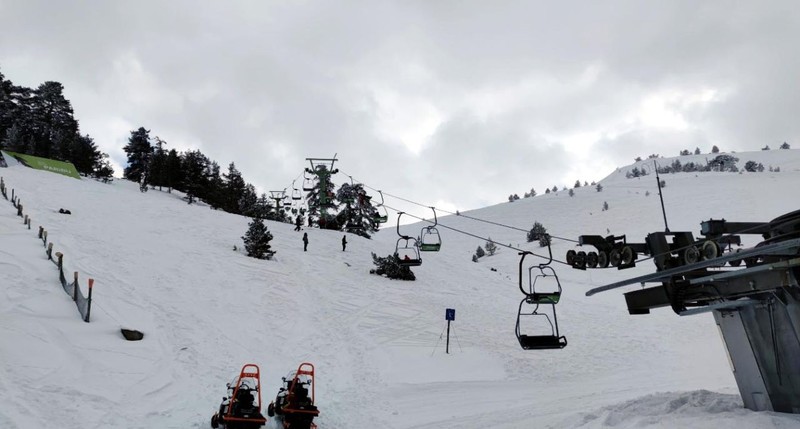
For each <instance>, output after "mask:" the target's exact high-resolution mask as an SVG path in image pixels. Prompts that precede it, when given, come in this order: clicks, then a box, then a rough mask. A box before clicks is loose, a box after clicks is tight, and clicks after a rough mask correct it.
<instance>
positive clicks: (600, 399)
mask: <svg viewBox="0 0 800 429" xmlns="http://www.w3.org/2000/svg"><path fill="white" fill-rule="evenodd" d="M708 156H709V155H700V156H697V157H699V158H700V159H703V160H704V159H705V157H708ZM736 156H738V157H739V158H740V162H739V165H740V167H741V166H743V165H744V162H746V161H747V160H755V161H757V162H762V163H763V164H764V165H765V166H770V165H771V166H779V167H780V169H781V172H779V173H770V172H763V173H742V174H737V173H681V174H672V175H666V176H664V177H663V178H664V179H665V180H666V188H665V189H664V192H665V194H664V200H665V202H666V204H667V215H668V217H669V226H670V229H671V230H673V231H677V230H690V231H694V232H695V233H696V234H698V233H699V222H700V221H701V220H706V219H709V218H723V217H724V218H726V219H728V220H735V221H764V220H770V219H772V218H774V217H777V216H779V215H781V214H784V213H786V212H789V211H792V210H796V209H798V208H799V207H798V206H797V203H796V198H786V196H787V195H791V196H794V197H796V196H797V188H798V186H800V151H798V150H772V151H763V152H762V151H759V152H751V153H739V154H736ZM693 157H694V156H689V157H681V158H680V159H681V161H682V162H684V161H685V160H691V158H693ZM661 162H664V161H661ZM9 164H10V165H9V167H8V168H0V176H2V177H3V178H4V180H5V182H6V185H7V186H8V187H9V189H11V188H13V189H14V191H15V194H16V195H18V196H19V197H20V198H21V201H22V203H23V204H24V207H25V212H26V213H27V214H29V215H30V216H31V217H32V219H33V228H32V229H31V230H27V229H25V228H24V227H23V225H22V220H21V219H20V218H19V217H17V216H16V211H15V209H14V208H13V207H12V206H11V204H10V203H9V202H6V201H4V200H0V294H2V296H1V298H2V299H0V371H2V373H1V375H0V403H2V404H3V405H2V406H0V426H2V427H4V428H40V427H46V428H205V427H208V425H209V419H210V417H211V415H212V414H213V412H214V411H215V410H216V409H217V407H218V406H219V401H220V399H221V397H222V395H223V394H224V393H225V388H224V386H225V383H226V382H227V381H229V380H230V379H231V378H232V377H233V376H234V375H235V373H236V372H237V371H238V370H239V369H240V368H241V366H242V365H243V364H244V363H256V364H258V365H260V366H261V371H262V377H263V379H262V382H263V383H264V386H265V389H266V390H265V392H264V397H265V399H267V400H269V399H270V398H272V397H274V394H275V393H277V390H278V387H279V385H280V381H281V376H283V375H285V374H286V373H287V372H289V371H290V370H293V369H295V368H296V367H297V366H298V365H299V364H300V363H301V362H304V361H308V362H312V363H313V364H314V365H315V366H316V371H317V387H316V389H317V390H316V394H317V405H318V406H319V408H320V410H321V415H320V417H319V418H318V420H317V421H318V424H319V427H320V429H333V428H335V429H340V428H375V427H380V428H398V429H399V428H490V427H491V428H529V427H553V428H561V427H579V428H599V427H621V428H634V427H635V428H640V427H648V428H674V427H682V428H684V427H685V428H718V427H731V428H778V427H780V428H785V427H800V416H795V415H787V414H779V413H769V412H759V413H756V412H751V411H749V410H746V409H743V408H742V404H741V399H740V398H739V396H738V390H737V389H736V385H735V382H734V379H733V376H732V374H731V370H730V367H729V365H728V363H727V362H728V360H727V357H726V354H725V351H724V349H723V347H722V344H721V340H720V338H719V334H718V332H717V328H716V326H715V324H714V322H713V318H712V316H711V315H710V314H705V315H699V316H694V317H686V318H681V317H678V316H676V315H675V314H674V313H672V311H671V310H669V309H663V310H658V311H654V312H653V313H652V314H650V315H647V316H630V315H628V313H627V310H626V307H625V303H624V299H623V296H622V291H612V292H607V293H602V294H598V295H595V296H593V297H590V298H589V297H586V296H585V295H584V293H585V292H586V290H588V289H589V288H591V287H595V286H600V285H603V284H606V283H609V282H612V281H616V280H620V279H623V278H627V277H630V276H634V275H637V274H642V273H647V272H652V271H654V266H653V265H652V263H650V262H645V263H642V264H640V265H639V266H637V267H636V268H634V269H631V270H627V271H623V272H620V271H617V270H594V271H592V270H588V271H585V272H581V271H577V270H572V269H571V268H569V267H566V266H564V265H556V270H557V272H558V275H559V278H560V279H561V283H562V285H563V287H564V295H563V297H562V299H561V303H560V304H559V305H558V317H559V323H560V328H561V333H562V334H564V335H566V337H567V338H568V340H569V345H568V346H567V347H566V348H565V349H563V350H554V351H523V350H521V349H520V348H519V346H518V344H517V341H516V338H515V337H514V322H515V318H516V311H517V306H518V304H519V301H520V299H521V298H522V295H521V294H520V292H519V290H518V286H517V276H518V273H517V269H518V264H519V259H518V258H519V257H518V255H517V254H516V252H515V251H513V250H511V249H508V248H502V247H501V248H500V250H499V251H498V252H497V253H496V254H495V255H494V256H487V257H484V258H482V259H481V260H479V262H478V263H473V262H472V261H471V256H472V254H473V253H474V252H475V249H476V248H477V247H478V245H483V244H485V243H484V242H483V241H482V240H479V239H476V238H474V237H470V236H467V235H462V234H459V233H456V232H454V231H452V230H450V229H447V228H443V227H441V226H440V228H439V231H440V232H441V233H442V240H443V245H442V251H441V252H438V253H426V254H424V255H423V261H424V262H423V264H422V266H420V267H417V268H415V269H414V272H415V273H416V276H417V281H415V282H401V281H392V280H388V279H385V278H381V277H378V276H375V275H370V274H369V270H370V268H372V267H373V265H372V260H371V256H370V253H371V252H375V253H377V254H378V255H380V256H385V255H388V254H390V253H392V252H393V251H394V246H395V241H396V239H397V235H396V233H395V231H394V228H393V227H390V228H387V229H385V230H382V231H381V232H380V233H378V234H377V235H375V236H374V239H373V240H367V239H363V238H360V237H357V236H353V235H348V242H349V245H348V249H347V251H346V252H342V250H341V245H340V242H341V237H342V233H340V232H333V231H321V230H317V229H307V230H306V231H305V232H308V235H309V238H310V244H309V250H308V252H305V253H304V252H303V251H302V242H301V240H300V239H301V236H302V233H298V232H295V231H293V225H289V224H276V223H268V227H269V229H270V231H271V232H272V233H273V235H274V237H275V239H274V240H273V241H272V245H273V249H274V250H277V252H278V253H277V255H276V256H275V259H274V260H272V261H260V260H255V259H252V258H247V257H246V256H245V255H244V254H243V253H242V252H241V251H238V252H236V251H234V250H233V247H234V245H236V246H238V247H239V248H241V247H242V245H241V236H242V235H243V234H244V233H245V231H246V229H247V224H248V221H249V220H248V219H247V218H244V217H240V216H234V215H230V214H227V213H223V212H220V211H214V210H210V209H209V208H208V207H207V206H203V205H187V204H186V203H185V202H183V201H182V200H181V199H180V196H179V195H177V194H168V193H166V192H159V191H150V192H147V193H141V192H139V189H138V186H137V185H136V184H133V183H129V182H126V181H123V180H117V181H115V182H114V183H112V184H102V183H99V182H96V181H94V180H88V179H84V180H75V179H71V178H68V177H64V176H59V175H57V174H51V173H47V172H42V171H36V170H32V169H28V168H25V167H22V166H19V165H15V164H14V162H13V160H12V161H11V162H10V163H9ZM632 167H633V166H628V167H624V168H621V169H620V170H618V171H617V172H614V173H612V174H610V175H609V176H608V177H607V178H605V179H604V180H603V181H602V182H601V183H602V185H603V186H604V189H603V191H602V192H596V191H595V189H593V188H591V187H582V188H579V189H576V190H575V196H574V197H569V196H568V195H567V192H565V191H560V192H558V193H555V194H549V195H540V196H537V197H535V198H529V199H523V200H519V201H516V202H514V203H504V204H500V205H497V206H492V207H487V208H484V209H480V210H474V211H470V212H466V213H463V214H466V215H469V216H473V217H477V218H481V219H486V220H491V221H493V222H498V223H502V224H506V225H512V226H515V227H517V228H521V229H524V230H527V229H529V228H530V227H531V225H532V224H533V222H534V221H539V222H541V223H542V224H544V225H545V226H546V227H547V229H548V232H550V233H551V234H553V235H555V236H558V237H564V238H570V239H575V238H577V236H578V235H580V234H600V235H606V233H607V231H608V232H611V233H614V234H627V235H628V237H629V239H630V240H633V241H639V240H641V239H643V238H644V235H645V234H646V233H647V232H651V231H656V230H660V229H661V228H663V221H662V219H661V209H660V206H659V203H658V194H657V190H656V182H655V178H654V177H653V176H646V177H643V178H638V179H626V178H625V171H627V170H628V169H630V168H632ZM298 168H301V165H300V163H298ZM362 179H366V178H362ZM339 182H341V180H339ZM337 183H338V182H337ZM367 184H368V185H369V183H367ZM431 186H435V184H432V185H431ZM521 187H525V186H524V184H521ZM387 191H389V192H390V191H391V190H387ZM647 192H649V196H648V195H646V193H647ZM406 197H409V198H412V199H414V200H417V201H420V202H423V203H425V202H426V201H425V196H424V195H415V196H406ZM603 202H608V205H609V210H608V211H602V210H601V208H602V205H603ZM386 203H387V205H391V201H390V200H389V198H387V201H386ZM59 208H66V209H69V210H71V211H72V214H71V215H63V214H59V213H58V210H59ZM418 215H419V216H429V212H426V211H425V210H424V209H420V212H419V213H418ZM440 223H441V224H442V225H443V226H446V227H452V228H456V229H459V230H464V231H469V232H471V233H473V234H476V235H479V236H481V237H488V236H490V237H492V239H494V240H495V241H496V242H498V243H503V244H510V245H512V246H514V247H519V248H524V249H529V250H531V251H534V252H537V253H541V252H542V249H541V248H539V247H538V244H536V243H526V242H525V233H524V232H520V231H517V230H513V229H508V228H503V227H500V226H495V225H490V224H486V223H480V222H476V221H473V220H470V219H468V218H466V217H464V216H443V217H440ZM39 225H42V226H44V227H45V229H47V231H48V233H49V237H50V240H51V241H52V242H53V243H54V248H55V250H56V251H60V252H63V253H64V255H65V257H64V262H65V267H66V270H67V271H68V272H72V271H78V272H79V273H80V277H81V279H82V280H81V285H82V287H83V288H84V292H85V291H86V287H87V286H86V279H88V278H90V277H91V278H94V279H95V289H94V303H93V308H92V321H91V323H88V324H87V323H84V322H83V321H81V320H80V317H79V315H78V312H77V310H76V308H75V306H74V304H73V303H72V301H71V300H70V298H69V297H68V296H67V295H66V294H64V292H63V291H62V290H61V288H60V286H59V284H58V277H57V270H56V268H55V266H54V265H53V264H52V263H51V262H49V261H47V259H46V256H45V253H44V250H45V249H44V247H43V244H42V242H41V241H40V240H38V239H37V238H36V232H37V229H38V226H39ZM421 226H422V225H420V224H414V225H404V226H402V227H401V230H402V231H403V232H404V233H406V234H408V235H417V231H419V229H420V228H421ZM748 244H750V245H752V244H755V242H751V243H748ZM572 247H573V244H572V243H569V242H566V241H563V240H555V242H554V246H553V251H554V254H555V256H556V258H558V259H562V260H563V255H564V253H565V252H566V250H568V249H570V248H572ZM526 261H527V260H526ZM627 290H629V289H627ZM445 308H455V309H456V320H455V322H454V323H453V325H452V328H453V331H452V332H451V334H453V335H452V339H451V344H450V348H451V349H450V354H445V349H444V339H443V338H442V333H443V331H444V328H445V321H444V311H445ZM121 327H125V328H130V329H138V330H141V331H143V332H144V333H145V338H144V340H143V341H139V342H128V341H125V340H123V339H122V337H121V335H120V333H119V328H121ZM267 427H269V428H273V427H277V425H276V424H275V422H274V421H270V422H269V423H268V424H267Z"/></svg>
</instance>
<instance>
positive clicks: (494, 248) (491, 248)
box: [484, 237, 497, 256]
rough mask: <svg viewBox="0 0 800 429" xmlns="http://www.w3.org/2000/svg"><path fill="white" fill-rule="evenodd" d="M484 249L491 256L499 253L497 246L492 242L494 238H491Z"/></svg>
mask: <svg viewBox="0 0 800 429" xmlns="http://www.w3.org/2000/svg"><path fill="white" fill-rule="evenodd" d="M484 247H485V248H486V253H488V254H489V256H492V255H494V254H495V252H497V245H496V244H494V241H492V237H489V240H488V241H487V242H486V244H485V245H484Z"/></svg>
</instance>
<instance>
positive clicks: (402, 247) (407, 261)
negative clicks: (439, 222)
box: [394, 212, 422, 267]
mask: <svg viewBox="0 0 800 429" xmlns="http://www.w3.org/2000/svg"><path fill="white" fill-rule="evenodd" d="M403 214H404V213H403V212H398V213H397V235H398V236H400V238H398V239H397V244H396V245H395V248H394V254H395V255H397V257H398V258H399V259H400V265H401V266H403V267H416V266H419V265H422V257H420V254H419V242H418V241H417V239H416V238H414V237H409V236H407V235H403V234H400V218H401V217H403Z"/></svg>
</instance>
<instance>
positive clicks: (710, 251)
mask: <svg viewBox="0 0 800 429" xmlns="http://www.w3.org/2000/svg"><path fill="white" fill-rule="evenodd" d="M700 256H702V258H703V260H704V261H706V260H709V259H714V258H716V257H717V256H719V245H718V244H717V243H716V242H715V241H714V240H708V241H706V242H705V243H703V247H701V248H700Z"/></svg>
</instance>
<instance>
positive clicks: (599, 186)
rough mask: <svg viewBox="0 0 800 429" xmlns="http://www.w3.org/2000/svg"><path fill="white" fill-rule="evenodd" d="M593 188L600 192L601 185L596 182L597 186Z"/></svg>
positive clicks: (601, 189)
mask: <svg viewBox="0 0 800 429" xmlns="http://www.w3.org/2000/svg"><path fill="white" fill-rule="evenodd" d="M595 189H597V192H602V191H603V185H601V184H599V183H598V184H597V186H595Z"/></svg>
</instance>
